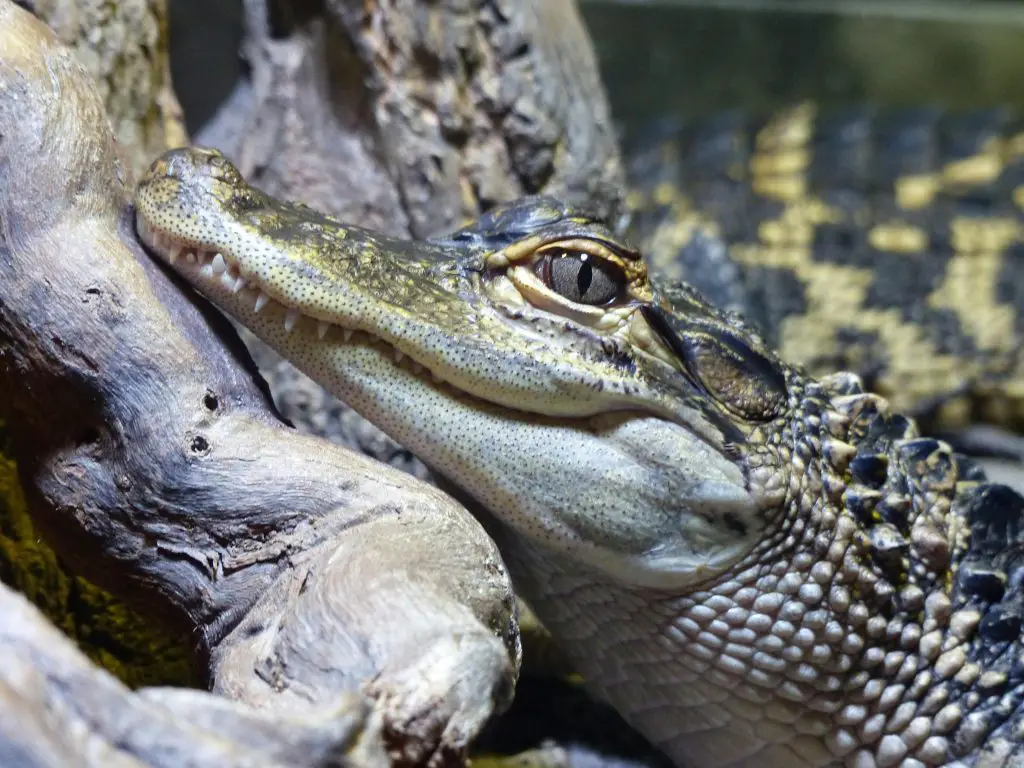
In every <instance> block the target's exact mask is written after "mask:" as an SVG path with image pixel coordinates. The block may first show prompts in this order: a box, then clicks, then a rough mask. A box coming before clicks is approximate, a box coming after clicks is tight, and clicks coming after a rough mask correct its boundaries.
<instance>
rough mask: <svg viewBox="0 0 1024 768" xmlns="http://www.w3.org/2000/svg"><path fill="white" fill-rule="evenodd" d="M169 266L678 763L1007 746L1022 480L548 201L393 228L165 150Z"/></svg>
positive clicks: (1019, 658)
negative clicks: (404, 488) (489, 549)
mask: <svg viewBox="0 0 1024 768" xmlns="http://www.w3.org/2000/svg"><path fill="white" fill-rule="evenodd" d="M134 203H135V206H136V227H137V231H138V234H139V236H140V238H141V240H142V241H143V242H144V243H146V245H147V247H148V248H149V249H150V250H151V251H152V252H153V253H154V254H156V255H157V256H158V257H159V258H160V259H162V260H163V261H164V262H166V263H167V264H169V265H170V266H171V267H172V268H173V269H174V270H175V271H176V272H177V273H178V274H179V275H180V276H182V277H183V278H184V279H185V281H187V282H188V283H190V284H191V285H192V286H193V287H194V288H195V289H196V290H198V291H199V292H200V293H201V294H203V295H204V296H206V297H207V298H208V299H209V300H210V301H212V302H213V303H214V304H215V305H216V306H218V307H220V308H221V309H222V310H224V311H225V312H226V313H228V314H229V315H231V316H232V317H234V318H235V319H236V320H238V321H239V322H240V323H242V324H243V325H245V326H246V327H248V328H249V329H250V330H252V331H253V332H254V333H255V334H256V335H257V336H258V337H259V338H261V339H262V340H264V341H265V342H266V343H267V344H269V345H270V346H271V347H273V348H274V349H276V350H277V351H279V352H280V353H281V354H282V355H284V356H285V357H287V358H288V359H289V360H291V361H292V362H293V363H295V365H296V366H297V367H299V368H300V369H301V370H303V371H304V372H306V373H307V374H308V375H310V376H311V377H312V378H314V379H315V380H317V381H318V382H320V383H321V384H322V385H323V386H324V387H326V388H327V389H328V390H329V391H331V392H332V393H334V394H335V395H337V396H338V397H339V398H340V399H342V400H344V401H345V402H347V403H348V404H349V405H351V406H352V407H353V408H355V409H356V410H357V411H358V412H360V413H361V414H362V415H363V416H365V417H366V418H368V419H369V420H370V421H372V422H374V423H376V424H377V425H379V426H380V427H381V428H382V429H384V430H385V431H386V432H388V433H389V434H390V435H391V436H393V437H394V438H395V439H397V440H399V441H400V442H402V443H403V444H404V445H406V446H408V447H409V448H410V449H412V450H413V451H414V452H415V453H416V454H417V455H418V456H420V457H421V458H422V459H423V460H424V461H425V462H426V463H427V464H428V465H429V466H430V467H431V468H433V469H434V470H435V471H436V472H437V473H439V475H441V476H442V477H444V478H445V479H446V480H447V481H448V482H449V483H450V484H451V486H452V490H453V492H454V493H456V494H457V495H458V496H459V497H460V498H461V499H462V500H463V501H464V502H465V503H466V504H467V505H468V506H469V507H470V508H471V509H472V510H473V511H474V512H475V513H476V514H478V515H479V516H480V518H481V519H482V520H483V521H484V523H485V525H486V526H487V527H488V530H489V532H490V533H491V535H492V536H493V537H494V539H495V541H496V542H497V544H498V546H499V548H500V550H501V552H502V556H503V557H504V559H505V561H506V563H507V565H508V566H509V568H510V570H511V572H512V574H513V579H514V582H515V584H516V586H517V590H518V591H519V593H520V594H521V595H523V596H524V597H525V598H526V600H527V601H528V602H529V603H530V605H531V606H532V607H533V608H534V609H535V610H536V612H537V614H538V616H539V617H540V619H541V621H542V622H543V623H544V625H545V626H546V627H547V629H548V630H549V631H550V632H551V633H552V635H553V637H554V638H555V639H556V640H557V641H558V642H559V644H560V645H561V647H562V649H563V651H564V652H565V653H566V655H567V656H568V658H569V660H570V661H571V663H572V664H573V665H574V666H575V668H576V669H577V670H578V671H579V672H580V673H581V675H582V676H583V679H584V680H585V684H586V685H587V686H588V688H589V689H590V690H591V691H592V692H593V693H594V694H595V695H596V696H597V697H599V698H601V699H604V700H606V701H607V702H609V703H610V704H611V705H612V706H613V707H614V708H615V709H617V710H618V711H619V712H620V713H621V714H622V715H623V716H624V717H625V719H626V720H627V721H628V722H629V723H630V724H631V725H632V726H633V727H635V728H636V729H637V730H638V731H639V732H641V733H642V734H643V735H644V736H645V737H646V738H647V739H649V740H650V741H651V742H653V743H654V744H656V745H657V746H658V747H660V748H661V749H662V750H663V751H664V752H665V753H666V754H667V755H668V756H669V757H670V758H671V759H672V760H673V761H674V762H675V763H676V764H678V765H680V766H692V767H693V768H704V767H706V766H764V767H777V768H781V767H782V766H786V767H789V766H794V767H796V766H826V765H850V766H894V765H904V766H924V765H957V766H1010V765H1022V764H1024V730H1022V729H1024V715H1022V713H1024V647H1022V632H1021V622H1022V619H1024V587H1022V584H1024V568H1022V567H1021V564H1022V563H1024V499H1022V498H1021V496H1019V495H1018V494H1017V493H1016V492H1015V491H1013V490H1011V489H1010V488H1008V487H1006V486H1002V485H999V484H995V483H991V482H988V481H987V480H986V479H985V476H984V473H983V472H981V471H980V470H979V468H978V467H977V465H975V464H974V463H973V462H972V461H971V460H970V459H969V458H967V457H965V456H963V455H961V454H959V453H957V452H956V451H954V450H953V449H952V448H951V447H950V446H949V445H948V444H947V443H944V442H942V441H941V440H938V439H934V438H932V437H928V436H923V435H922V434H921V432H920V430H919V428H918V427H917V425H916V423H915V421H914V420H913V419H911V418H908V417H907V416H905V415H902V414H901V413H900V412H899V411H898V409H896V408H893V407H892V406H891V405H890V403H889V402H888V401H887V400H886V399H885V398H883V397H881V396H880V395H878V394H875V393H872V392H869V391H866V390H865V387H864V386H863V384H862V382H861V380H860V379H859V378H858V376H856V375H855V374H852V373H848V372H834V373H830V374H827V375H822V376H817V377H815V376H812V375H811V374H809V373H808V372H807V371H806V370H805V369H804V368H803V367H801V366H799V365H795V364H792V363H789V362H787V361H786V360H785V359H784V358H783V357H781V356H780V355H779V354H778V353H777V352H776V351H775V350H774V348H773V346H772V345H771V344H769V343H768V342H767V341H766V340H765V339H764V337H763V336H762V334H761V333H759V332H758V330H757V329H756V328H755V327H753V326H752V325H751V324H750V323H749V322H747V321H745V320H744V319H743V318H742V317H741V316H740V315H738V314H737V313H735V312H732V311H730V310H725V309H721V308H718V307H716V306H715V305H713V304H712V303H709V301H707V300H706V299H704V298H703V297H702V295H701V294H700V293H699V292H698V291H697V290H696V289H694V288H693V287H691V286H689V285H687V284H685V283H681V282H674V281H670V280H667V279H659V278H658V277H657V276H656V275H653V274H649V272H648V265H647V263H646V262H645V260H644V258H643V255H642V253H641V252H640V251H639V250H637V249H636V248H635V247H633V246H632V245H630V243H629V242H628V241H627V240H626V239H624V238H623V237H622V236H621V235H619V234H617V233H616V232H615V231H614V230H613V228H611V227H610V226H608V225H607V224H606V223H604V222H602V221H601V220H598V219H596V218H595V217H593V216H590V215H588V214H587V213H585V212H583V211H580V210H577V209H573V208H572V207H570V206H568V205H567V204H565V203H563V202H560V201H559V200H557V199H554V198H551V197H531V198H525V199H521V200H517V201H513V202H510V203H507V204H504V205H500V206H497V207H495V208H494V209H493V210H491V211H490V212H489V213H487V214H485V215H484V216H482V217H481V218H480V219H478V220H477V221H475V222H473V223H471V224H469V225H468V226H465V227H463V228H461V229H458V230H456V231H455V232H453V233H451V234H447V235H442V236H438V237H434V238H430V239H426V240H422V241H409V240H401V239H395V238H392V237H389V236H385V235H383V234H379V233H376V232H373V231H369V230H367V229H364V228H360V227H358V226H354V225H350V224H346V223H343V222H341V221H339V220H337V219H335V218H332V217H330V216H327V215H325V214H322V213H320V212H318V211H316V210H314V209H312V208H309V207H307V206H304V205H301V204H298V203H294V202H287V201H281V200H276V199H274V198H272V197H270V196H268V195H266V194H264V193H263V192H261V191H260V190H258V189H256V188H254V187H253V186H250V185H249V184H247V183H246V181H245V180H244V179H243V177H242V176H241V174H240V173H239V172H238V171H237V169H236V168H235V167H234V166H232V165H231V163H230V162H229V161H228V160H227V159H226V158H225V157H224V156H223V155H221V154H220V153H218V152H217V151H215V150H205V149H198V148H188V149H178V150H172V151H170V152H169V153H166V154H164V155H163V156H161V157H160V158H158V159H157V160H156V161H155V162H154V163H153V165H152V167H151V168H150V170H149V172H148V173H147V174H146V175H145V176H144V177H143V178H142V179H141V180H140V182H139V184H138V186H137V189H136V194H135V199H134Z"/></svg>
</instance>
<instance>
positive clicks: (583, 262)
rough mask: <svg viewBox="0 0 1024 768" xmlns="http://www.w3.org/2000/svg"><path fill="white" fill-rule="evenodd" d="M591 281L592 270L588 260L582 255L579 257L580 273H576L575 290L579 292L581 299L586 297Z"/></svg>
mask: <svg viewBox="0 0 1024 768" xmlns="http://www.w3.org/2000/svg"><path fill="white" fill-rule="evenodd" d="M593 279H594V268H593V267H592V266H591V265H590V260H589V259H587V257H586V255H583V256H581V257H580V271H579V272H577V273H576V288H577V290H579V292H580V297H581V298H582V297H585V296H586V295H587V290H588V289H589V288H590V283H591V281H592V280H593Z"/></svg>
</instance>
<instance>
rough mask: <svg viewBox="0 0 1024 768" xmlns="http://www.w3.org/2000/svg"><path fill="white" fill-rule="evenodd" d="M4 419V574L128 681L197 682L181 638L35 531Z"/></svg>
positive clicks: (0, 485)
mask: <svg viewBox="0 0 1024 768" xmlns="http://www.w3.org/2000/svg"><path fill="white" fill-rule="evenodd" d="M8 438H9V435H7V434H6V431H5V430H4V427H3V424H2V423H0V581H3V582H4V583H5V584H7V585H9V586H11V587H13V588H14V589H16V590H18V591H19V592H21V593H22V594H24V595H25V596H26V597H28V599H29V600H31V601H32V602H33V603H34V604H35V605H37V606H38V607H39V609H40V610H41V611H42V612H43V613H44V614H45V615H46V617H47V618H48V619H49V620H50V621H52V622H53V623H54V624H55V625H57V627H59V628H60V629H61V630H62V631H63V632H64V633H65V634H67V635H68V636H69V637H71V638H72V639H74V640H75V642H77V643H78V646H79V647H80V648H81V649H82V650H83V651H84V652H85V653H86V655H88V656H89V658H91V659H92V660H93V661H94V662H96V663H97V664H99V665H100V666H102V667H104V668H105V669H107V670H109V671H110V672H111V673H113V674H114V675H116V676H117V677H119V678H120V679H121V680H123V681H124V682H125V683H126V684H127V685H129V686H132V687H139V686H143V685H191V684H193V683H194V680H193V679H192V673H191V670H190V666H189V663H188V656H187V654H186V651H185V648H184V646H183V644H182V643H181V642H179V641H176V640H172V639H171V638H168V637H167V636H166V635H164V634H161V633H160V632H159V631H158V630H156V629H155V628H153V627H152V626H150V625H149V624H148V623H147V622H146V621H145V620H144V619H143V618H141V617H140V616H139V615H138V614H137V613H135V612H134V611H132V610H131V609H130V608H128V607H126V606H125V605H124V604H123V603H121V602H119V601H118V600H117V599H115V598H114V597H113V596H112V595H111V594H109V593H107V592H104V591H103V590H101V589H99V588H98V587H96V586H95V585H94V584H91V583H90V582H88V581H86V580H85V579H83V578H81V577H79V576H76V575H75V574H73V573H71V572H70V571H68V570H67V569H66V568H65V567H64V566H63V565H62V564H61V562H60V560H59V559H58V558H57V556H56V555H55V554H54V552H53V550H51V549H50V548H49V547H48V546H46V544H44V543H43V542H42V541H41V540H40V538H39V536H38V535H37V534H36V532H35V529H34V528H33V526H32V521H31V519H30V518H29V515H28V510H27V508H26V505H25V497H24V494H23V493H22V491H21V487H20V485H19V483H18V475H17V468H16V466H15V463H14V461H13V460H12V459H10V458H9V457H10V455H11V450H10V444H9V439H8Z"/></svg>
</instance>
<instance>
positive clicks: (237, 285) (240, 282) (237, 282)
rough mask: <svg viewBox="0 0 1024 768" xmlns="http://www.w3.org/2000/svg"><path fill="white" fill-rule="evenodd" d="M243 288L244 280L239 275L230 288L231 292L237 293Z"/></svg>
mask: <svg viewBox="0 0 1024 768" xmlns="http://www.w3.org/2000/svg"><path fill="white" fill-rule="evenodd" d="M243 288H245V278H244V277H242V276H241V275H239V276H238V278H237V279H236V280H235V284H234V285H233V286H231V292H232V293H238V292H239V291H240V290H242V289H243Z"/></svg>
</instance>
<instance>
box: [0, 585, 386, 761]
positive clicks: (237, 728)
mask: <svg viewBox="0 0 1024 768" xmlns="http://www.w3.org/2000/svg"><path fill="white" fill-rule="evenodd" d="M0 617H3V620H2V621H0V654H2V656H3V659H4V663H3V664H0V765H3V766H5V768H35V767H36V766H38V767H39V768H44V767H49V766H62V767H66V766H76V767H77V766H87V767H90V768H91V767H92V766H96V768H143V767H144V766H166V768H181V766H196V767H199V766H217V768H232V767H233V766H237V767H238V768H243V767H246V768H247V767H249V766H266V768H272V767H274V768H276V767H277V766H280V768H286V767H288V768H291V767H292V766H312V765H317V766H337V765H345V766H352V767H353V768H357V767H361V766H367V767H369V766H380V765H385V764H386V763H387V760H386V758H385V756H384V755H383V754H382V753H381V750H380V743H379V741H377V740H376V739H374V738H373V736H374V732H373V731H372V730H369V729H367V728H366V723H367V718H368V715H369V707H368V705H367V703H366V702H365V701H364V700H363V699H362V698H361V697H360V696H359V695H358V694H348V695H343V696H340V697H339V698H338V700H337V702H336V706H335V708H334V710H326V711H324V712H323V713H321V717H320V718H319V719H314V718H309V717H304V718H302V719H298V718H293V719H288V718H283V717H281V715H280V714H279V713H270V714H267V713H262V712H259V711H256V710H253V709H252V708H251V707H248V706H246V705H243V704H239V703H238V702H233V701H230V700H228V699H224V698H221V697H217V696H211V695H210V694H207V693H203V692H201V691H190V690H186V689H173V688H151V689H145V690H142V691H139V692H138V693H132V692H131V691H129V690H128V689H127V688H125V686H124V685H123V684H122V683H121V682H120V681H118V680H117V679H116V678H114V677H113V676H111V675H110V674H109V673H108V672H105V671H103V670H101V669H99V668H97V667H95V666H93V665H92V664H91V663H90V662H89V660H88V659H86V658H85V656H84V655H83V654H82V652H81V651H79V650H78V649H77V648H76V647H75V646H74V644H73V643H72V642H71V641H70V640H69V639H68V638H67V637H65V636H64V635H62V634H61V633H60V632H58V631H57V630H56V629H55V628H54V627H53V626H52V625H51V624H49V623H48V622H47V621H46V619H45V618H44V617H43V615H42V614H41V613H39V611H38V610H37V609H36V608H35V607H34V606H32V605H31V604H30V603H29V602H28V601H27V600H26V599H25V598H24V597H22V596H21V595H18V594H17V593H15V592H12V591H11V590H10V589H8V588H7V587H5V586H4V585H2V584H0Z"/></svg>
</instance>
